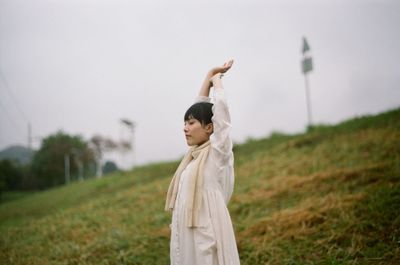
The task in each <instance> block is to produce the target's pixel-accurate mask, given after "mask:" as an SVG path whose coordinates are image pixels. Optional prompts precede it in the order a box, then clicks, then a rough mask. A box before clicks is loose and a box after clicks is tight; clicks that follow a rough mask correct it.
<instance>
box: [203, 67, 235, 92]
mask: <svg viewBox="0 0 400 265" xmlns="http://www.w3.org/2000/svg"><path fill="white" fill-rule="evenodd" d="M232 64H233V60H230V61H228V62H226V63H224V65H223V66H218V67H214V68H212V69H211V70H210V71H209V72H208V73H207V75H206V78H205V79H204V81H203V84H202V85H201V88H200V92H199V96H204V97H208V96H209V94H210V88H211V87H212V86H214V87H222V84H221V77H222V74H223V73H226V72H227V71H228V70H229V69H231V67H232Z"/></svg>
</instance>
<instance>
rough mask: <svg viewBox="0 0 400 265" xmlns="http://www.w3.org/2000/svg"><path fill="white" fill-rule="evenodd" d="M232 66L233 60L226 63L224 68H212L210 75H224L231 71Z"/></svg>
mask: <svg viewBox="0 0 400 265" xmlns="http://www.w3.org/2000/svg"><path fill="white" fill-rule="evenodd" d="M232 64H233V60H230V61H228V62H226V63H224V65H223V66H217V67H214V68H212V69H211V70H210V72H209V74H210V76H211V77H213V76H214V75H216V74H218V73H222V74H223V73H226V72H227V71H228V70H229V69H231V67H232Z"/></svg>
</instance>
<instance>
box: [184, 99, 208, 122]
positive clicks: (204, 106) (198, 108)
mask: <svg viewBox="0 0 400 265" xmlns="http://www.w3.org/2000/svg"><path fill="white" fill-rule="evenodd" d="M212 106H213V104H212V103H209V102H197V103H195V104H193V105H192V106H190V108H188V110H187V111H186V113H185V116H184V121H187V120H190V119H196V120H198V121H199V122H200V123H201V124H202V125H207V124H209V123H212V121H211V118H212V116H213V112H212Z"/></svg>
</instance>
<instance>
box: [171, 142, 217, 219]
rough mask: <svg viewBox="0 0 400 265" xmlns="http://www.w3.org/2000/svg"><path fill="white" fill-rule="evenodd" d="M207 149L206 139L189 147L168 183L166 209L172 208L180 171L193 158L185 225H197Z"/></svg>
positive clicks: (208, 147)
mask: <svg viewBox="0 0 400 265" xmlns="http://www.w3.org/2000/svg"><path fill="white" fill-rule="evenodd" d="M209 150H210V141H207V142H205V143H203V144H202V145H200V146H197V145H196V146H193V147H191V148H190V149H189V151H188V152H187V153H186V155H185V157H184V158H183V159H182V161H181V163H180V164H179V167H178V169H177V170H176V172H175V174H174V177H173V178H172V180H171V183H170V184H169V188H168V192H167V200H166V203H165V210H166V211H168V210H173V209H174V206H175V200H176V196H177V194H178V187H179V180H180V178H181V175H182V172H183V171H184V170H185V168H186V166H187V165H188V164H189V162H190V161H192V160H193V159H194V162H193V163H194V165H193V167H192V171H191V172H190V175H189V176H190V180H189V181H190V182H189V190H188V198H187V200H186V225H187V226H188V227H197V226H198V215H199V211H200V207H201V201H202V191H203V170H204V163H205V161H206V160H207V157H208V152H209Z"/></svg>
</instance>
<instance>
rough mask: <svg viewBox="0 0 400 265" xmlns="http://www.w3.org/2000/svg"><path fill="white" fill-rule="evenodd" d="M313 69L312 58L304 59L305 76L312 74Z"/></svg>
mask: <svg viewBox="0 0 400 265" xmlns="http://www.w3.org/2000/svg"><path fill="white" fill-rule="evenodd" d="M312 69H313V64H312V58H311V57H306V58H304V59H303V61H302V70H303V74H305V73H308V72H311V71H312Z"/></svg>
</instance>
